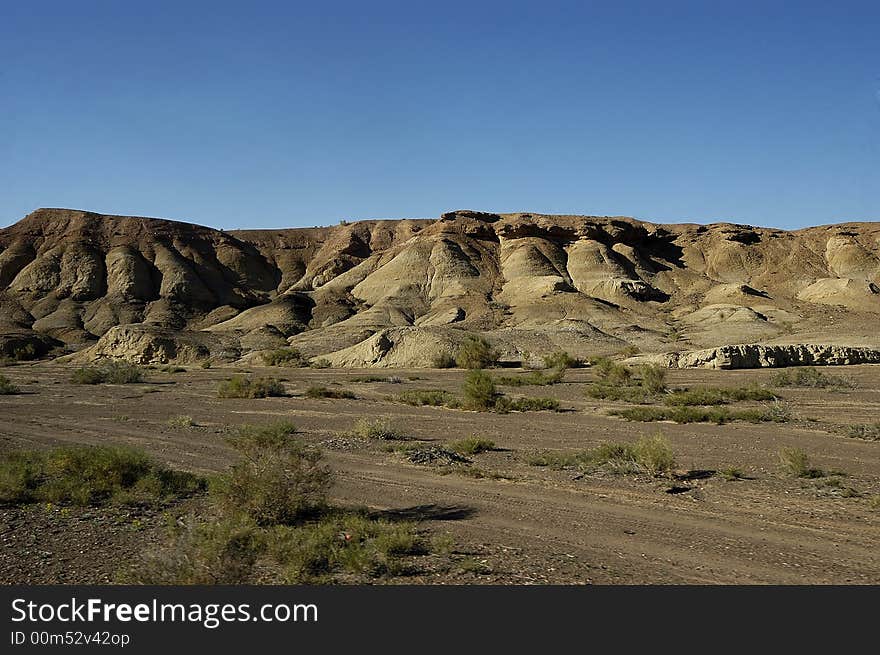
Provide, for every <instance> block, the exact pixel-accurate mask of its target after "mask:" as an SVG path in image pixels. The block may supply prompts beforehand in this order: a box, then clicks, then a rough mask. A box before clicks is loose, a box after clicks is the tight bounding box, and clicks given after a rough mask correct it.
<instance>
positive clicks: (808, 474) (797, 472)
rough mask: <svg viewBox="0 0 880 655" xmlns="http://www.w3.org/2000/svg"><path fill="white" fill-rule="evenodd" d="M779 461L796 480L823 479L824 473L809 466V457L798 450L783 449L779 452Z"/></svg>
mask: <svg viewBox="0 0 880 655" xmlns="http://www.w3.org/2000/svg"><path fill="white" fill-rule="evenodd" d="M779 461H780V462H781V463H782V467H783V468H784V469H785V470H786V471H788V472H789V473H790V474H791V475H793V476H795V477H796V478H821V477H825V471H823V470H822V469H819V468H814V467H812V466H810V458H809V456H808V455H807V454H806V453H805V452H804V451H803V450H801V449H800V448H783V449H782V450H780V451H779Z"/></svg>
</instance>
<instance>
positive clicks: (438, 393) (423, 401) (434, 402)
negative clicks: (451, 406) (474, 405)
mask: <svg viewBox="0 0 880 655" xmlns="http://www.w3.org/2000/svg"><path fill="white" fill-rule="evenodd" d="M453 398H454V396H453V395H452V394H451V393H449V392H448V391H443V390H442V389H420V390H413V391H404V392H403V393H402V394H400V395H399V396H398V397H397V399H398V400H400V402H403V403H406V404H407V405H415V406H417V407H421V406H424V405H430V406H432V407H442V406H443V405H446V404H448V403H449V402H450V401H451V400H452V399H453Z"/></svg>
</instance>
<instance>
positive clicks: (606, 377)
mask: <svg viewBox="0 0 880 655" xmlns="http://www.w3.org/2000/svg"><path fill="white" fill-rule="evenodd" d="M590 364H591V366H592V368H593V369H594V370H595V371H596V375H597V376H598V377H599V380H600V381H601V382H604V383H605V384H612V385H628V384H629V383H630V381H631V380H632V377H633V371H632V369H631V368H630V367H628V366H624V365H623V364H618V363H617V362H615V361H614V360H612V359H609V358H608V357H598V358H595V359H593V360H592V361H591V362H590Z"/></svg>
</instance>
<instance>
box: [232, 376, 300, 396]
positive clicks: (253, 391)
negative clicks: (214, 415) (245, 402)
mask: <svg viewBox="0 0 880 655" xmlns="http://www.w3.org/2000/svg"><path fill="white" fill-rule="evenodd" d="M283 395H284V385H283V384H281V382H279V381H278V380H276V379H275V378H254V379H251V378H246V377H244V376H243V375H233V376H232V377H231V378H229V379H228V380H224V381H222V382H220V384H218V385H217V396H218V397H219V398H268V397H270V396H283Z"/></svg>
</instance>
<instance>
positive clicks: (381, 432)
mask: <svg viewBox="0 0 880 655" xmlns="http://www.w3.org/2000/svg"><path fill="white" fill-rule="evenodd" d="M352 434H354V435H355V436H358V437H361V438H362V439H381V440H383V441H407V440H409V436H408V435H406V434H405V433H403V432H401V431H400V430H397V429H396V428H394V427H393V426H392V425H391V422H390V421H389V420H388V419H385V418H377V419H373V420H370V419H368V418H362V419H359V420H358V421H357V423H355V424H354V427H353V428H352Z"/></svg>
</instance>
